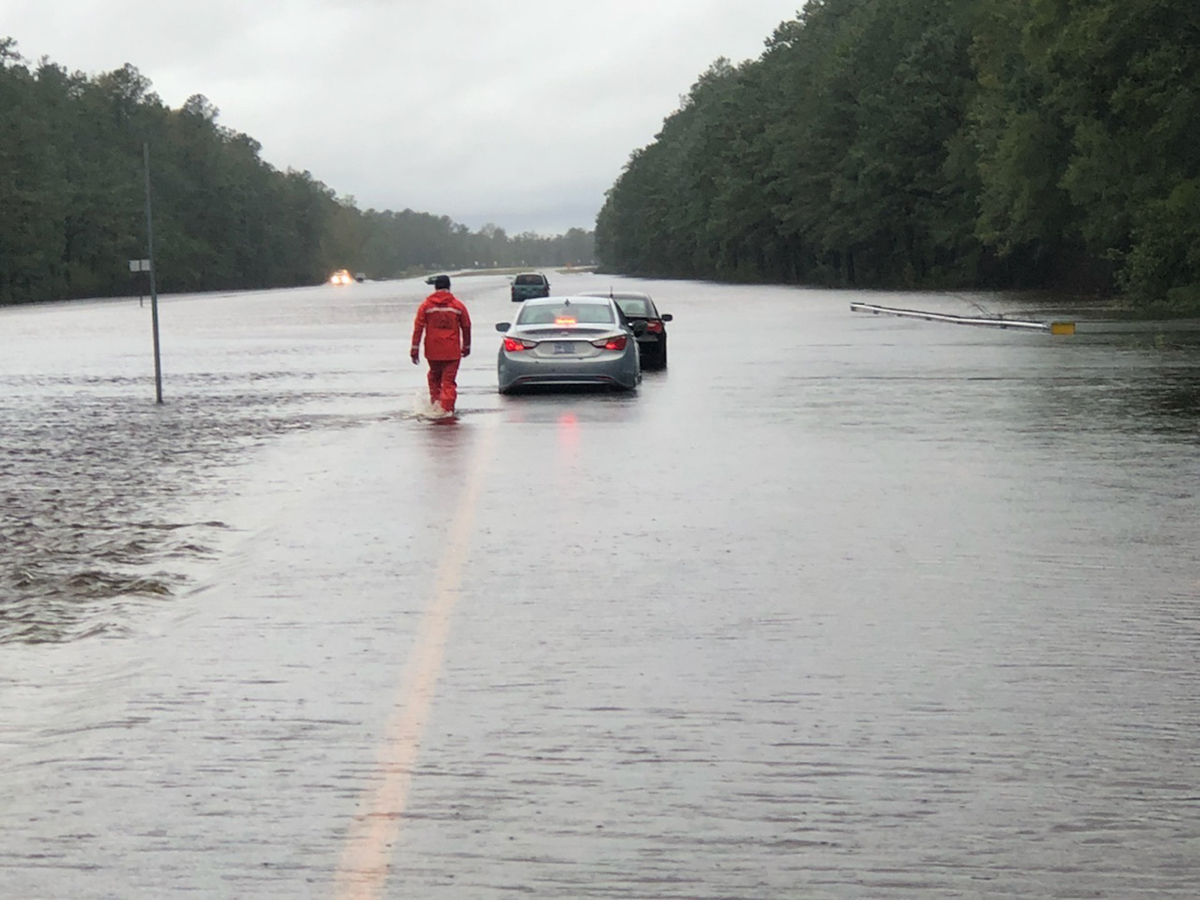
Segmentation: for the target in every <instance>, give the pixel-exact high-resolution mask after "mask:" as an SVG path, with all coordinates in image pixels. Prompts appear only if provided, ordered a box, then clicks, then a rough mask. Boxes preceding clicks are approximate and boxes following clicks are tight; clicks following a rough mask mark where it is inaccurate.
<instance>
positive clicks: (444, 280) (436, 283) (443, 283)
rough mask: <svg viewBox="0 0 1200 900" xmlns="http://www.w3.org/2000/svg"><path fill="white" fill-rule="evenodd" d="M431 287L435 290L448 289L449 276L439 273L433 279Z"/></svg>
mask: <svg viewBox="0 0 1200 900" xmlns="http://www.w3.org/2000/svg"><path fill="white" fill-rule="evenodd" d="M433 289H434V290H435V291H448V290H450V276H449V275H439V276H438V277H437V278H435V279H433Z"/></svg>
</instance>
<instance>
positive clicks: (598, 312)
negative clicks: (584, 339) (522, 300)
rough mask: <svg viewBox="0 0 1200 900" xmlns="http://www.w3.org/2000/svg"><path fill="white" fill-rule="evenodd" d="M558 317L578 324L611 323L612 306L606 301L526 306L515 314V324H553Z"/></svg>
mask: <svg viewBox="0 0 1200 900" xmlns="http://www.w3.org/2000/svg"><path fill="white" fill-rule="evenodd" d="M559 319H574V320H575V321H576V322H577V323H578V324H580V325H611V324H612V322H613V313H612V307H611V306H609V305H608V304H607V303H572V304H571V305H570V306H557V305H547V304H538V305H536V306H526V307H525V308H524V309H522V310H521V314H520V315H519V316H517V324H518V325H553V324H555V323H556V322H557V321H558V320H559Z"/></svg>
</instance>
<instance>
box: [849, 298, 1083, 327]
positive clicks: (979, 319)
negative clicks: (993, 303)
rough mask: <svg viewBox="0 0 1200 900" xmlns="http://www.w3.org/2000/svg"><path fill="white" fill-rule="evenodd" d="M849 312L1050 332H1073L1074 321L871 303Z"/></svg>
mask: <svg viewBox="0 0 1200 900" xmlns="http://www.w3.org/2000/svg"><path fill="white" fill-rule="evenodd" d="M850 311H851V312H869V313H874V314H876V315H888V316H905V317H907V318H910V319H926V320H928V321H930V322H950V323H952V324H954V325H985V326H990V327H992V328H1024V329H1026V330H1028V331H1048V332H1050V333H1051V334H1074V333H1075V323H1074V322H1033V321H1029V320H1027V319H1003V318H1000V317H999V316H954V315H950V314H948V313H935V312H927V311H925V310H921V309H900V308H898V307H894V306H876V305H874V304H872V303H851V304H850Z"/></svg>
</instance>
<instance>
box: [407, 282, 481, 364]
mask: <svg viewBox="0 0 1200 900" xmlns="http://www.w3.org/2000/svg"><path fill="white" fill-rule="evenodd" d="M422 331H423V332H425V358H426V359H431V360H434V361H444V360H448V359H462V355H463V350H464V349H465V350H470V349H471V315H470V313H468V312H467V308H466V307H465V306H463V304H462V301H460V300H459V299H458V298H457V297H455V296H454V295H453V294H452V293H450V292H449V291H434V292H433V293H432V294H430V295H429V296H428V297H426V298H425V300H424V302H423V303H422V304H421V305H420V306H419V307H417V317H416V319H415V320H413V335H412V349H413V352H416V350H417V348H418V347H420V346H421V332H422ZM459 334H461V335H462V341H461V342H460V341H459Z"/></svg>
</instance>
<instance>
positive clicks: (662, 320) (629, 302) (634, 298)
mask: <svg viewBox="0 0 1200 900" xmlns="http://www.w3.org/2000/svg"><path fill="white" fill-rule="evenodd" d="M582 296H585V297H609V298H611V299H613V300H615V301H616V302H617V306H619V307H620V308H621V312H622V313H624V314H625V318H626V319H628V320H629V321H630V322H631V323H633V322H645V323H646V330H645V331H644V332H643V333H642V334H640V335H638V339H637V342H638V350H639V351H640V352H641V355H642V367H643V368H645V369H665V368H666V367H667V326H666V323H667V322H670V321H671V319H672V318H673V316H672V315H671V314H670V313H660V312H659V311H658V307H656V306H655V305H654V301H653V300H651V299H650V295H649V294H643V293H642V292H641V291H589V292H587V293H585V294H583V295H582Z"/></svg>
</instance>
